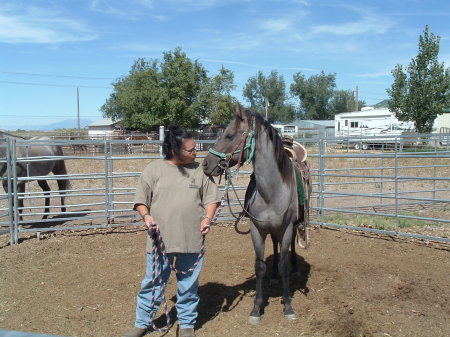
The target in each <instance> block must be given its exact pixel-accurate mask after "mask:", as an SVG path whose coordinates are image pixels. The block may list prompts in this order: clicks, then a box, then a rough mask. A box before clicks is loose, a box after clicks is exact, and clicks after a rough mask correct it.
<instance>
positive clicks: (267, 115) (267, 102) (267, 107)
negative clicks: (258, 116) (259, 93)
mask: <svg viewBox="0 0 450 337" xmlns="http://www.w3.org/2000/svg"><path fill="white" fill-rule="evenodd" d="M269 105H270V104H269V101H268V100H267V98H266V120H269V118H268V117H269Z"/></svg>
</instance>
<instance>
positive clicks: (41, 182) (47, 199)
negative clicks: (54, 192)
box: [38, 180, 50, 219]
mask: <svg viewBox="0 0 450 337" xmlns="http://www.w3.org/2000/svg"><path fill="white" fill-rule="evenodd" d="M38 184H39V186H40V187H41V188H42V190H43V191H44V195H45V211H44V212H45V214H44V216H43V217H42V219H47V216H48V214H47V213H48V212H49V206H50V186H49V185H48V183H47V180H38Z"/></svg>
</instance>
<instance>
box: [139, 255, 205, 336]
mask: <svg viewBox="0 0 450 337" xmlns="http://www.w3.org/2000/svg"><path fill="white" fill-rule="evenodd" d="M167 257H168V258H169V263H170V264H172V263H173V260H174V257H176V260H175V268H176V269H177V270H180V271H187V270H189V269H190V268H191V267H192V266H193V265H194V263H195V261H197V258H198V254H197V253H194V254H190V253H183V254H181V253H170V254H167ZM158 260H159V263H160V264H161V278H162V283H160V281H159V279H157V280H155V281H154V280H153V279H152V272H153V256H152V254H151V253H147V267H146V271H145V278H144V280H143V281H142V284H141V290H140V291H139V293H138V295H137V305H136V322H135V326H136V327H138V328H147V327H149V326H150V323H151V322H152V321H153V320H154V319H155V318H156V317H155V316H156V312H157V311H158V308H159V306H160V304H161V301H162V293H161V291H162V290H163V289H164V288H165V285H166V284H167V282H168V280H169V277H170V272H171V269H170V265H169V264H168V263H167V260H165V259H164V258H163V257H162V256H160V255H158ZM203 260H204V256H202V257H201V259H200V261H199V262H198V265H197V266H196V268H195V269H194V271H192V272H191V273H188V274H187V275H183V274H181V273H177V274H176V276H177V281H178V291H177V303H176V308H177V316H178V325H179V326H180V328H193V327H194V325H195V322H196V320H197V306H198V302H199V300H200V298H199V296H198V283H199V282H198V278H199V275H200V271H201V269H202V265H203ZM153 288H155V294H154V295H153V294H152V289H153ZM153 298H154V299H155V301H152V300H153Z"/></svg>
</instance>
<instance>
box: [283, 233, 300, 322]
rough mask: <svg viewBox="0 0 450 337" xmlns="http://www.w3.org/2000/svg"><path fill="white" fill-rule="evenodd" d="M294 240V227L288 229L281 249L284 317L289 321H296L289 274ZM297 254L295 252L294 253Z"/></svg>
mask: <svg viewBox="0 0 450 337" xmlns="http://www.w3.org/2000/svg"><path fill="white" fill-rule="evenodd" d="M292 239H293V230H292V225H291V226H289V227H288V228H287V229H286V232H285V233H284V236H283V240H282V243H281V248H280V262H279V270H280V273H281V281H282V284H283V303H284V317H286V318H287V319H295V318H296V317H295V313H294V309H293V308H292V303H291V302H292V298H291V294H290V290H289V274H290V261H289V247H290V245H291V243H292ZM293 254H295V252H294V253H293Z"/></svg>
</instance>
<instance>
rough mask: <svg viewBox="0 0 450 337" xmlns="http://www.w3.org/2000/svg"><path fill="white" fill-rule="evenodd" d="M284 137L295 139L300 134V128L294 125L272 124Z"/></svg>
mask: <svg viewBox="0 0 450 337" xmlns="http://www.w3.org/2000/svg"><path fill="white" fill-rule="evenodd" d="M271 125H272V126H273V127H274V128H275V129H277V130H278V132H280V133H281V135H282V136H292V137H295V136H296V135H297V133H298V126H297V125H293V124H271Z"/></svg>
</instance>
